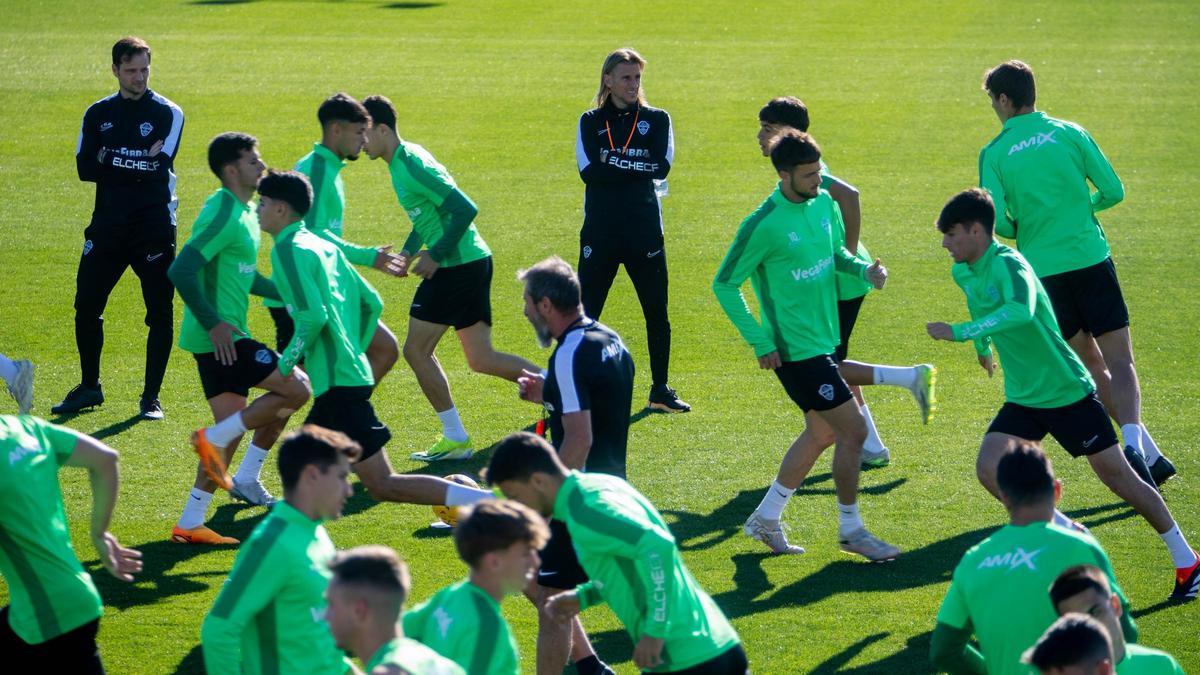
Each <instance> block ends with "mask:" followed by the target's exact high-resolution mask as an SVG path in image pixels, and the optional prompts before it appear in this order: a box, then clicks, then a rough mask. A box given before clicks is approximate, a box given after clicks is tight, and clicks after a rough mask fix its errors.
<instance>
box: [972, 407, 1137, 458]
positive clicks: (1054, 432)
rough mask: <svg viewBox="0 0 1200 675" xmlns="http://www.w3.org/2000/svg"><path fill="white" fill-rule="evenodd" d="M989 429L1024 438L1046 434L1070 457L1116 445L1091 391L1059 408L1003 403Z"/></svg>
mask: <svg viewBox="0 0 1200 675" xmlns="http://www.w3.org/2000/svg"><path fill="white" fill-rule="evenodd" d="M992 432H996V433H1001V434H1008V435H1010V436H1016V437H1017V438H1024V439H1025V440H1027V441H1040V440H1042V439H1043V438H1045V437H1046V434H1050V435H1051V436H1053V437H1054V440H1056V441H1058V444H1059V445H1061V446H1063V448H1064V449H1066V451H1067V452H1069V453H1071V456H1072V457H1086V456H1087V455H1094V454H1096V453H1098V452H1101V451H1103V450H1107V449H1109V448H1111V447H1112V446H1114V445H1116V444H1117V434H1116V432H1115V431H1113V427H1112V422H1110V421H1109V418H1108V411H1106V410H1105V409H1104V404H1103V403H1101V402H1100V398H1099V397H1097V396H1096V392H1094V391H1093V392H1092V393H1090V394H1088V395H1087V396H1084V397H1083V398H1081V399H1079V400H1078V401H1076V402H1075V403H1072V404H1071V405H1064V406H1062V407H1061V408H1030V407H1028V406H1023V405H1018V404H1016V403H1005V404H1004V406H1003V407H1001V408H1000V412H998V413H996V417H995V418H994V419H993V420H992V423H991V425H989V426H988V433H989V434H990V433H992Z"/></svg>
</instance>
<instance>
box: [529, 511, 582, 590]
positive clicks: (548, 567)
mask: <svg viewBox="0 0 1200 675" xmlns="http://www.w3.org/2000/svg"><path fill="white" fill-rule="evenodd" d="M541 556H542V566H541V568H540V569H538V576H537V582H538V584H539V585H541V586H545V587H546V588H555V589H562V590H567V589H572V588H575V587H576V586H578V585H579V584H582V583H584V582H585V581H587V580H588V575H587V572H584V571H583V568H582V567H580V566H579V558H578V557H576V555H575V546H574V544H572V543H571V533H570V532H568V531H567V526H566V525H564V524H563V522H562V521H561V520H554V519H551V520H550V540H549V541H547V542H546V547H545V548H543V549H542V554H541Z"/></svg>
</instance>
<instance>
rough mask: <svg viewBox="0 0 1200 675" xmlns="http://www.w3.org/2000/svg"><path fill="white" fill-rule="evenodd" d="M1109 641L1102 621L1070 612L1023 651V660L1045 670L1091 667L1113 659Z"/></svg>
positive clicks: (1051, 625) (1110, 641)
mask: <svg viewBox="0 0 1200 675" xmlns="http://www.w3.org/2000/svg"><path fill="white" fill-rule="evenodd" d="M1112 657H1113V656H1112V640H1111V639H1110V638H1109V636H1108V631H1106V630H1105V629H1104V624H1102V623H1100V622H1099V621H1097V620H1095V619H1093V618H1092V617H1090V616H1088V615H1086V614H1079V613H1077V612H1073V613H1071V614H1065V615H1063V616H1062V617H1061V618H1060V619H1059V620H1058V621H1055V622H1054V623H1052V624H1050V627H1049V628H1047V629H1046V632H1045V633H1042V637H1040V638H1038V641H1037V644H1035V645H1034V646H1032V647H1030V648H1029V649H1028V650H1026V651H1025V654H1024V655H1022V657H1021V662H1022V663H1028V664H1029V665H1031V666H1033V667H1035V668H1037V669H1038V670H1040V671H1042V672H1045V671H1047V670H1049V669H1051V668H1068V667H1070V666H1079V665H1082V666H1090V665H1095V664H1098V663H1100V662H1101V661H1104V660H1105V659H1108V660H1110V661H1111V660H1112Z"/></svg>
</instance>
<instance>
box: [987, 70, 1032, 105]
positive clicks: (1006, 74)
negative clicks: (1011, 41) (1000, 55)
mask: <svg viewBox="0 0 1200 675" xmlns="http://www.w3.org/2000/svg"><path fill="white" fill-rule="evenodd" d="M983 88H984V90H985V91H987V92H988V93H989V94H991V95H992V96H994V97H995V98H1000V94H1004V95H1006V96H1008V100H1009V101H1011V102H1012V104H1013V107H1014V108H1024V107H1025V106H1030V105H1033V103H1034V101H1036V100H1037V85H1035V84H1034V81H1033V68H1030V67H1029V64H1028V63H1025V62H1024V61H1018V60H1016V59H1013V60H1011V61H1005V62H1004V63H1001V64H1000V65H998V66H996V67H995V68H992V69H991V70H989V71H987V72H986V73H984V74H983Z"/></svg>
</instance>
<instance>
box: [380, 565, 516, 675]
mask: <svg viewBox="0 0 1200 675" xmlns="http://www.w3.org/2000/svg"><path fill="white" fill-rule="evenodd" d="M404 634H405V635H407V636H408V637H410V638H412V639H414V640H416V641H418V642H420V643H421V644H423V645H425V646H427V647H429V648H431V649H433V650H434V651H435V652H437V653H439V654H441V655H442V656H445V657H446V658H448V659H450V660H452V661H454V662H455V663H457V664H458V665H460V666H462V668H463V670H465V671H466V672H468V673H471V675H516V674H517V673H519V672H521V666H520V663H519V662H518V660H517V641H516V640H515V639H513V635H512V631H511V630H509V628H508V622H507V621H505V620H504V615H502V614H501V613H500V605H498V604H496V601H495V600H493V599H492V596H490V595H488V593H487V591H485V590H483V589H482V588H480V587H478V586H476V585H475V584H473V583H471V582H470V581H468V580H466V579H464V580H462V581H459V582H458V583H455V584H452V585H450V586H447V587H446V588H443V589H442V590H440V591H438V592H437V593H435V594H434V595H433V597H432V598H430V599H428V600H426V601H425V602H423V603H421V604H419V605H417V606H416V607H413V608H412V609H410V610H408V611H406V612H405V613H404Z"/></svg>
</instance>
